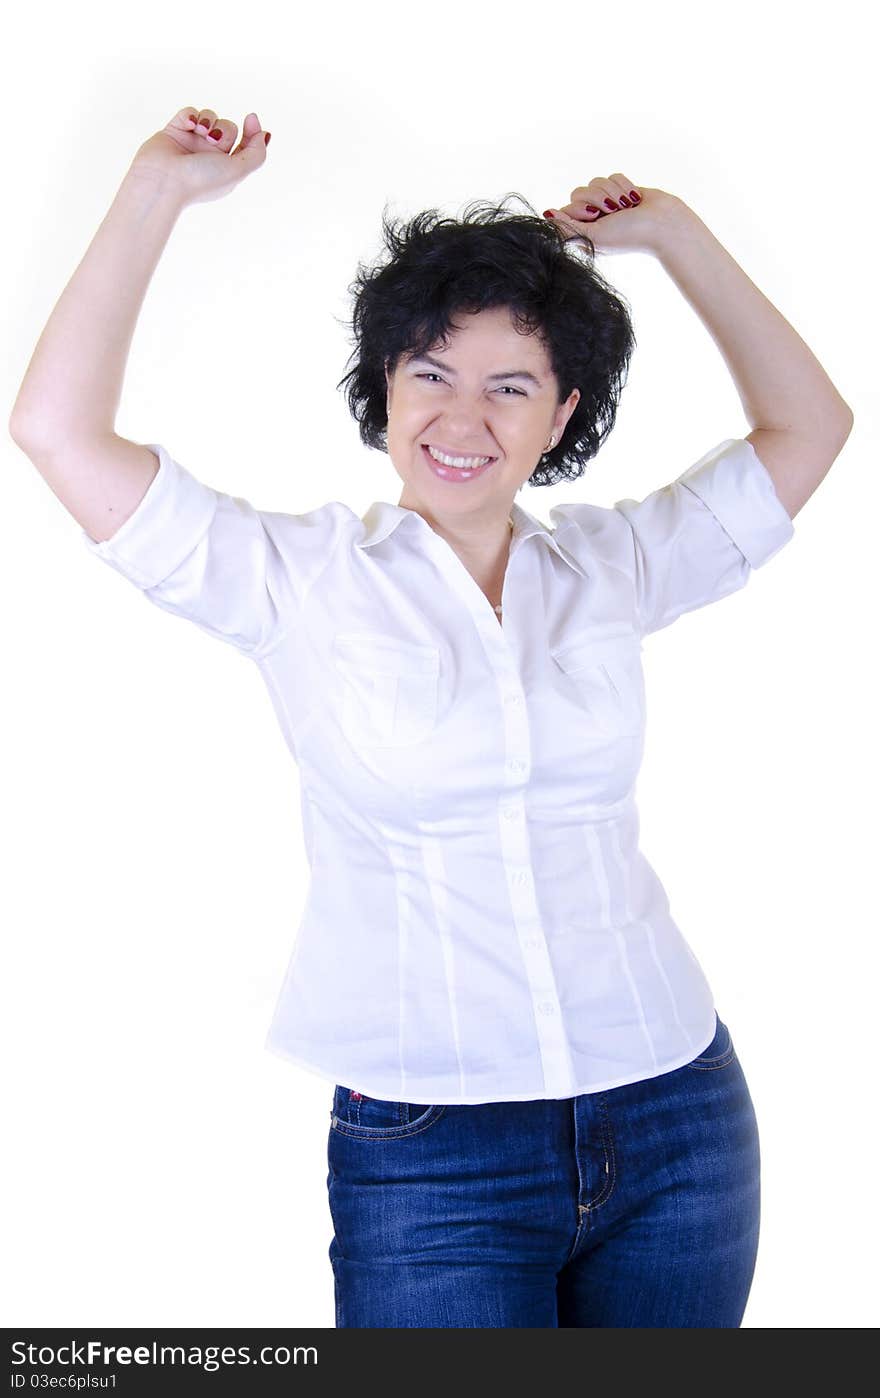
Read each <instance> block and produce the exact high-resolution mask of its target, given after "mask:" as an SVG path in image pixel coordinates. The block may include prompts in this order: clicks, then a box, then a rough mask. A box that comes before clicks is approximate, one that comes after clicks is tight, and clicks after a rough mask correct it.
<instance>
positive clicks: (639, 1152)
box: [327, 1014, 760, 1328]
mask: <svg viewBox="0 0 880 1398" xmlns="http://www.w3.org/2000/svg"><path fill="white" fill-rule="evenodd" d="M716 1021H717V1025H716V1033H715V1037H714V1039H713V1040H712V1042H711V1044H709V1045H708V1047H707V1048H706V1049H705V1050H704V1051H703V1053H701V1054H700V1055H699V1056H698V1057H697V1058H694V1059H693V1060H692V1061H691V1062H690V1063H687V1064H685V1065H684V1066H683V1067H681V1068H676V1069H675V1070H673V1071H672V1072H667V1073H661V1074H660V1075H658V1076H656V1077H653V1078H646V1079H642V1080H640V1081H639V1082H634V1083H627V1084H625V1085H624V1086H622V1087H615V1088H611V1089H609V1090H608V1091H605V1092H596V1093H585V1094H583V1095H581V1096H579V1097H569V1098H558V1099H546V1098H542V1099H538V1100H534V1101H525V1102H485V1103H478V1104H477V1105H471V1106H464V1105H457V1104H456V1105H451V1104H434V1105H431V1104H430V1103H425V1102H390V1101H379V1100H377V1099H375V1098H369V1097H365V1096H362V1095H360V1094H358V1093H356V1092H353V1091H351V1090H350V1089H349V1088H347V1087H344V1086H342V1085H341V1084H336V1085H335V1087H334V1093H333V1109H332V1114H331V1126H330V1133H329V1139H328V1157H327V1158H328V1165H329V1173H328V1176H327V1185H328V1190H329V1201H330V1211H331V1216H332V1220H333V1228H334V1236H333V1241H332V1242H331V1244H330V1249H329V1256H330V1261H331V1263H332V1266H333V1273H334V1285H335V1298H336V1325H337V1326H346V1327H349V1326H356V1327H390V1326H394V1327H401V1326H408V1327H416V1326H424V1327H437V1326H454V1327H474V1326H503V1327H507V1326H532V1327H534V1326H542V1327H543V1326H614V1327H616V1326H642V1327H647V1326H650V1327H723V1328H736V1327H738V1326H739V1325H740V1323H741V1321H742V1317H743V1313H744V1311H745V1306H746V1301H747V1299H748V1294H749V1290H750V1287H751V1283H752V1276H753V1273H754V1268H755V1260H756V1256H757V1248H758V1231H759V1220H760V1156H759V1145H758V1130H757V1121H756V1118H755V1111H754V1107H753V1104H752V1100H751V1096H750V1094H749V1089H748V1086H747V1084H746V1079H745V1076H744V1074H743V1070H742V1067H741V1065H740V1062H739V1059H738V1058H737V1055H736V1051H735V1049H734V1045H733V1041H732V1039H731V1036H730V1032H729V1030H728V1029H727V1026H726V1025H725V1024H724V1023H723V1022H722V1020H721V1019H719V1018H718V1017H717V1014H716Z"/></svg>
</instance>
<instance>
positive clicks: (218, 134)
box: [211, 126, 223, 141]
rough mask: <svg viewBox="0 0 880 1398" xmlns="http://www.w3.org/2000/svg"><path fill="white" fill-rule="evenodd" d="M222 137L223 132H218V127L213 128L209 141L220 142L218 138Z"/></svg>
mask: <svg viewBox="0 0 880 1398" xmlns="http://www.w3.org/2000/svg"><path fill="white" fill-rule="evenodd" d="M222 135H223V132H222V131H221V130H220V128H219V126H215V127H214V130H213V131H212V132H211V140H212V141H219V140H220V137H221V136H222Z"/></svg>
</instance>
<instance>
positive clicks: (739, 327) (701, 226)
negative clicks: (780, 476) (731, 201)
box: [656, 205, 851, 435]
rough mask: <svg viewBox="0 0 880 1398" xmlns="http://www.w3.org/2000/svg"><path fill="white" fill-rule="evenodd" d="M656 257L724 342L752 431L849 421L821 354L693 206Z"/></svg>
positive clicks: (821, 428)
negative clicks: (724, 245)
mask: <svg viewBox="0 0 880 1398" xmlns="http://www.w3.org/2000/svg"><path fill="white" fill-rule="evenodd" d="M656 256H657V258H658V260H659V261H660V263H661V265H662V266H663V267H664V268H665V270H666V271H667V272H668V273H669V275H670V277H671V278H672V280H673V281H674V282H675V284H676V286H677V287H678V289H679V290H680V291H681V292H682V294H683V296H684V297H685V299H686V300H687V301H688V302H689V304H690V305H691V306H692V308H693V309H694V310H695V311H696V313H697V315H698V316H699V317H700V319H701V320H702V322H703V324H704V325H705V327H706V329H707V330H708V332H709V334H710V335H711V336H712V339H713V340H714V341H715V344H716V345H717V346H718V349H719V350H720V352H721V354H722V356H723V358H724V361H725V363H726V364H727V368H728V369H729V371H730V373H731V376H732V377H733V380H734V383H735V384H736V388H737V392H738V393H739V396H740V399H741V400H742V405H743V411H744V413H745V415H746V418H747V419H748V422H749V424H750V426H751V427H752V428H757V427H760V428H767V429H772V430H796V431H804V430H806V431H810V432H813V431H815V432H817V433H819V434H820V435H821V433H823V432H825V433H827V432H828V431H829V429H831V430H832V431H833V430H834V429H836V427H837V426H838V425H839V424H841V423H845V422H846V421H848V420H849V418H850V417H851V411H850V409H849V407H848V405H847V403H846V401H845V400H844V398H843V397H842V396H841V394H840V393H838V391H837V389H836V388H835V387H834V384H833V383H832V382H831V380H830V379H829V377H828V375H827V374H826V373H825V370H824V369H823V368H822V365H821V364H820V363H819V361H818V360H817V359H816V357H815V355H814V354H813V353H812V351H811V350H810V349H809V348H808V347H807V345H805V344H804V341H803V340H802V339H801V337H800V335H798V333H797V331H796V330H794V329H793V328H792V326H791V325H789V323H788V321H787V320H786V319H785V317H784V316H783V315H781V314H780V312H779V311H778V310H777V309H776V307H775V306H774V305H773V304H772V303H771V302H770V301H768V300H767V297H766V296H764V294H763V293H762V292H761V291H759V290H758V288H757V286H755V283H754V282H753V281H752V280H751V279H750V278H749V277H748V276H747V275H746V273H745V272H744V271H743V269H742V268H741V267H740V266H739V264H738V263H737V262H736V261H735V260H734V259H733V257H731V255H730V253H729V252H728V251H727V250H726V248H724V247H723V246H722V244H721V243H720V242H719V241H718V239H717V238H716V237H715V236H714V234H713V233H712V232H711V231H710V230H709V228H707V227H706V225H705V223H703V221H702V219H700V218H699V217H698V215H697V214H695V213H694V212H693V210H692V209H689V208H688V207H687V206H686V205H683V206H682V212H681V213H680V214H679V215H678V216H676V217H673V218H672V219H671V220H670V221H669V223H668V224H667V225H666V227H665V229H664V230H663V232H662V233H661V234H660V235H659V238H658V241H657V246H656Z"/></svg>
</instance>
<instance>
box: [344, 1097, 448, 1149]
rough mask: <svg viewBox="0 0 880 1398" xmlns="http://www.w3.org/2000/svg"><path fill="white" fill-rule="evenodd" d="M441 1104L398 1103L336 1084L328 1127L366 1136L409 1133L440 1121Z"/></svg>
mask: <svg viewBox="0 0 880 1398" xmlns="http://www.w3.org/2000/svg"><path fill="white" fill-rule="evenodd" d="M445 1110H446V1108H445V1105H444V1104H443V1103H430V1102H397V1101H392V1100H391V1099H390V1098H385V1097H370V1096H368V1095H367V1094H366V1093H365V1092H358V1091H357V1090H356V1089H355V1088H350V1087H343V1086H342V1085H341V1084H340V1083H337V1084H336V1085H335V1087H334V1090H333V1110H332V1112H331V1122H330V1126H331V1130H333V1131H338V1132H340V1133H341V1134H342V1135H344V1136H362V1137H364V1138H365V1139H377V1138H382V1139H385V1138H387V1137H398V1136H409V1135H413V1134H415V1132H417V1131H423V1130H424V1129H425V1127H426V1126H430V1125H432V1123H433V1122H435V1121H437V1120H439V1118H440V1117H441V1116H442V1115H443V1113H444V1111H445Z"/></svg>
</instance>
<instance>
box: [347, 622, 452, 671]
mask: <svg viewBox="0 0 880 1398" xmlns="http://www.w3.org/2000/svg"><path fill="white" fill-rule="evenodd" d="M333 650H334V654H335V656H336V657H337V658H338V660H339V662H340V663H341V665H342V667H343V668H345V667H346V666H349V665H350V666H353V667H355V668H360V669H366V670H369V671H370V672H371V673H372V674H375V675H401V676H403V675H411V676H413V677H414V678H416V677H418V676H432V675H438V674H439V672H440V651H439V648H438V647H437V646H430V645H422V644H420V643H419V642H417V641H401V640H399V639H398V638H397V637H396V636H388V635H386V634H385V633H384V632H381V631H340V632H339V633H338V634H337V635H336V636H335V637H334V638H333Z"/></svg>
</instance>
